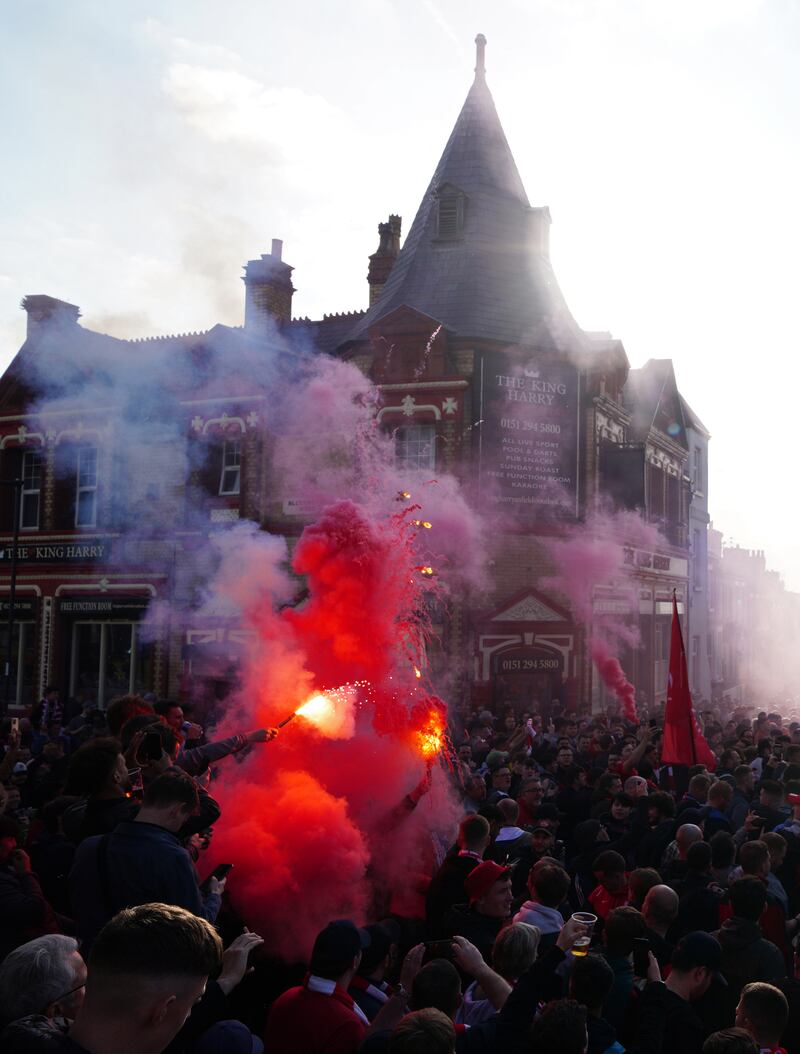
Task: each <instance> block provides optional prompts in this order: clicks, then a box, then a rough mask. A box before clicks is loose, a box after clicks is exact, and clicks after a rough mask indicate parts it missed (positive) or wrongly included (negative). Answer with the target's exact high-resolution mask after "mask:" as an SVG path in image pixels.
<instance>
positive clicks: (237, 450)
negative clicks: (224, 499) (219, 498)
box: [219, 439, 242, 495]
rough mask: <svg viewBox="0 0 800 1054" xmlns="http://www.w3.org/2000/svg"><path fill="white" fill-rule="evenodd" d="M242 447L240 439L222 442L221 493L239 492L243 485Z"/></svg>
mask: <svg viewBox="0 0 800 1054" xmlns="http://www.w3.org/2000/svg"><path fill="white" fill-rule="evenodd" d="M241 471H242V448H241V443H240V441H239V440H238V439H226V440H225V442H224V443H223V444H222V468H221V471H220V476H219V493H220V494H221V495H222V494H238V493H239V489H240V485H241Z"/></svg>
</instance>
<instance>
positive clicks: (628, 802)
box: [613, 791, 633, 809]
mask: <svg viewBox="0 0 800 1054" xmlns="http://www.w3.org/2000/svg"><path fill="white" fill-rule="evenodd" d="M613 804H614V805H624V806H625V808H626V809H631V808H633V798H632V797H631V796H630V794H626V793H625V791H618V792H617V793H616V794H615V795H614V798H613Z"/></svg>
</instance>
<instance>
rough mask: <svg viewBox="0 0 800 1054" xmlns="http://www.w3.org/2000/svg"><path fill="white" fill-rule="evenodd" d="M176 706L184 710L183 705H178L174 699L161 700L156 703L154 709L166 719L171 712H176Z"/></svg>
mask: <svg viewBox="0 0 800 1054" xmlns="http://www.w3.org/2000/svg"><path fill="white" fill-rule="evenodd" d="M176 706H178V707H180V708H181V710H182V709H183V703H178V702H176V701H175V700H174V699H160V700H159V701H158V702H157V703H155V705H154V706H153V709H154V710H155V712H156V713H157V714H159V715H160V716H161V717H166V716H167V714H168V713H169V712H170V710H174V709H175V707H176Z"/></svg>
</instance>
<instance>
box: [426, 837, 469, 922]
mask: <svg viewBox="0 0 800 1054" xmlns="http://www.w3.org/2000/svg"><path fill="white" fill-rule="evenodd" d="M479 863H480V860H476V859H475V857H474V856H458V855H456V856H449V857H447V858H446V859H445V861H444V863H443V864H442V866H441V867H440V868H439V870H438V871H437V872H436V874H435V875H434V876H433V878H432V879H431V884H430V885H429V886H428V892H427V894H426V895H425V918H426V921H427V925H428V934H429V936H430V937H432V938H433V939H434V940H435V939H437V938H438V937H441V936H443V930H442V925H443V922H444V918H445V915H446V914H447V912H448V911H449V910H450V908H452V906H453V905H454V904H460V903H461V902H462V901H463V900H464V899H465V897H466V893H465V892H464V881H465V879H466V877H467V875H469V873H470V872H471V871H474V870H475V868H476V867H477V866H478V864H479Z"/></svg>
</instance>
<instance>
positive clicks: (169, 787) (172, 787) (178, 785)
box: [142, 769, 200, 812]
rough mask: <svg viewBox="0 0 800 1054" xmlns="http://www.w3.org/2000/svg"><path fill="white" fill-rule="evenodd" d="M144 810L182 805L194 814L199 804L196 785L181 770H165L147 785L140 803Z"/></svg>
mask: <svg viewBox="0 0 800 1054" xmlns="http://www.w3.org/2000/svg"><path fill="white" fill-rule="evenodd" d="M142 804H143V805H144V806H145V807H146V808H152V809H163V808H166V807H167V806H169V805H183V806H185V807H186V808H187V809H189V810H191V811H192V812H194V811H195V810H196V809H197V808H198V806H199V804H200V795H199V792H198V790H197V784H196V783H195V781H194V780H193V779H192V777H191V776H189V775H188V774H187V773H186V772H182V771H181V769H167V771H166V772H162V773H161V775H160V776H156V778H155V779H154V780H153V782H152V783H150V784H148V786H147V789H146V790H145V792H144V801H143V803H142Z"/></svg>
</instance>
